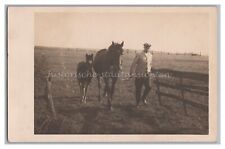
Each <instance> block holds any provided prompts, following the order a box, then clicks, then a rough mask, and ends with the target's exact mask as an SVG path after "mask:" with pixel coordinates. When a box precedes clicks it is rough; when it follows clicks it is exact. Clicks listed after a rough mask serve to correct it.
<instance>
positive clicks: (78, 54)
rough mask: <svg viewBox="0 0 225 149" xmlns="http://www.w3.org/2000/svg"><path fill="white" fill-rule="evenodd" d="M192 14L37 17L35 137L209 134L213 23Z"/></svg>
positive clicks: (81, 11) (97, 12)
mask: <svg viewBox="0 0 225 149" xmlns="http://www.w3.org/2000/svg"><path fill="white" fill-rule="evenodd" d="M157 9H158V10H159V11H155V10H157ZM190 9H194V11H183V9H182V8H178V7H177V8H172V7H171V8H167V11H161V10H162V8H161V7H158V8H157V7H143V8H142V7H139V8H132V7H124V8H123V9H121V8H120V9H118V8H116V7H115V8H110V9H109V10H108V9H107V7H106V8H104V9H101V8H100V9H93V10H92V11H86V10H89V9H88V8H87V7H84V8H79V7H78V8H74V10H75V11H68V12H66V11H65V12H64V11H59V12H35V13H34V134H131V135H132V134H162V135H164V134H172V135H173V134H178V135H179V134H192V135H208V133H209V51H210V50H211V49H210V48H211V47H210V44H211V43H210V42H211V41H210V38H209V36H210V21H211V20H210V15H209V13H207V11H201V8H200V9H199V11H198V8H197V7H196V8H190ZM121 10H122V11H121ZM152 10H154V11H152ZM185 10H188V8H186V9H185Z"/></svg>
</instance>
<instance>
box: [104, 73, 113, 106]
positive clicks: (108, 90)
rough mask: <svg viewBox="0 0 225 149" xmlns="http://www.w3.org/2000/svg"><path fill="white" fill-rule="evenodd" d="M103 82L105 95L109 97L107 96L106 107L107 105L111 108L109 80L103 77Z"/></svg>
mask: <svg viewBox="0 0 225 149" xmlns="http://www.w3.org/2000/svg"><path fill="white" fill-rule="evenodd" d="M104 82H105V92H106V94H107V95H109V96H107V101H108V105H109V107H111V100H110V88H109V78H107V77H105V78H104Z"/></svg>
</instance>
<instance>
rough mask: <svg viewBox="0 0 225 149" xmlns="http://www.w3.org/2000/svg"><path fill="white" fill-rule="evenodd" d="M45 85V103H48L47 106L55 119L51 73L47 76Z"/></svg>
mask: <svg viewBox="0 0 225 149" xmlns="http://www.w3.org/2000/svg"><path fill="white" fill-rule="evenodd" d="M46 85H47V91H46V92H47V93H46V94H47V103H48V107H49V108H50V111H51V113H52V116H53V118H54V119H56V111H55V106H54V102H53V99H52V78H51V74H50V75H48V77H47V81H46Z"/></svg>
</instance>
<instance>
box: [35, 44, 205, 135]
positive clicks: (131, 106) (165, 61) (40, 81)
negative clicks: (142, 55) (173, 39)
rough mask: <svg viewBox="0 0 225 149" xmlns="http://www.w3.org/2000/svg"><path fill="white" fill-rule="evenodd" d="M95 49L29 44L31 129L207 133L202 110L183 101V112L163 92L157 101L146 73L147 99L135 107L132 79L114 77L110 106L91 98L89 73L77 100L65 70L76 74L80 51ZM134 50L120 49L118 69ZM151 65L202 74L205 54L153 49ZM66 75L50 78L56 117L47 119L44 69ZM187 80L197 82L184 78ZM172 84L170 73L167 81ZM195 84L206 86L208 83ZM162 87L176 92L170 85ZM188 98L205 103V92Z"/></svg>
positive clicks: (94, 88)
mask: <svg viewBox="0 0 225 149" xmlns="http://www.w3.org/2000/svg"><path fill="white" fill-rule="evenodd" d="M86 52H88V53H95V50H89V51H88V50H83V49H66V48H47V47H35V49H34V64H35V65H34V71H35V76H34V79H35V80H34V91H35V97H34V128H35V130H34V132H35V134H207V133H208V112H207V111H204V110H202V109H200V108H196V107H193V106H191V105H189V106H188V107H187V109H188V115H185V113H184V109H183V106H182V102H180V101H177V100H174V99H172V98H170V97H163V98H162V102H163V105H159V101H158V96H157V94H156V85H155V83H154V80H155V78H151V82H150V84H151V87H152V90H151V92H150V94H149V96H148V101H149V104H148V105H147V106H141V108H140V109H136V108H135V94H134V91H135V90H134V80H132V79H127V78H120V79H119V80H118V82H117V84H116V91H115V95H114V99H113V107H114V110H113V111H109V110H108V109H107V108H106V104H107V102H106V100H104V102H103V103H99V102H98V100H97V81H96V79H95V78H94V79H93V80H92V83H91V85H90V87H89V90H88V99H87V104H81V103H80V97H79V88H78V84H77V80H76V78H74V77H71V76H70V75H69V74H73V73H76V66H77V64H78V62H80V61H84V58H85V57H84V55H85V53H86ZM134 56H135V52H134V51H129V52H125V53H124V55H123V57H122V59H123V72H125V73H126V72H129V69H130V65H131V63H132V60H133V58H134ZM153 68H154V69H170V70H176V71H181V72H195V73H201V74H208V57H206V56H191V55H175V54H169V55H168V54H159V53H157V54H154V55H153ZM49 71H51V72H53V73H55V74H56V73H60V74H67V76H61V77H60V78H53V89H52V90H53V99H54V102H55V107H56V112H57V119H56V120H54V119H52V117H51V115H50V113H49V111H48V110H47V103H46V99H45V96H44V95H45V78H44V76H45V75H46V74H47V73H48V72H49ZM185 81H186V82H189V83H191V84H192V85H199V83H198V82H195V81H190V80H185ZM169 82H172V83H173V78H171V79H170V80H169ZM200 85H203V86H208V83H204V82H203V83H202V84H200ZM163 90H164V92H168V93H171V92H172V93H174V94H179V92H177V91H176V90H173V89H166V88H164V89H163ZM185 97H186V98H188V99H189V100H190V101H194V102H197V103H200V104H202V105H205V106H208V97H207V96H201V95H198V94H192V93H185Z"/></svg>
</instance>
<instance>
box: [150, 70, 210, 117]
mask: <svg viewBox="0 0 225 149" xmlns="http://www.w3.org/2000/svg"><path fill="white" fill-rule="evenodd" d="M153 72H154V73H155V74H156V79H155V81H154V83H155V84H156V89H157V91H156V93H157V95H158V100H159V103H160V104H161V105H162V101H161V100H162V97H169V98H172V99H176V100H179V101H182V102H183V108H184V112H185V114H188V112H187V105H191V106H193V107H195V108H199V109H201V110H203V111H208V105H204V104H201V103H198V102H195V101H191V100H188V99H187V97H185V93H186V92H189V93H192V94H198V95H201V96H205V97H207V98H208V79H209V76H208V74H202V73H194V72H181V71H175V70H169V69H155V70H153ZM165 73H166V74H169V78H168V79H165V78H164V79H160V77H159V74H165ZM171 77H173V78H175V80H174V82H173V83H171V81H169V79H170V80H171ZM184 79H189V80H194V81H195V82H196V84H199V85H193V84H190V82H188V81H186V82H184ZM162 80H163V81H162ZM187 82H188V83H187ZM203 84H204V85H203ZM162 87H163V88H169V89H173V90H177V91H178V92H179V94H178V95H177V94H174V93H165V92H163V91H162Z"/></svg>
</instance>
